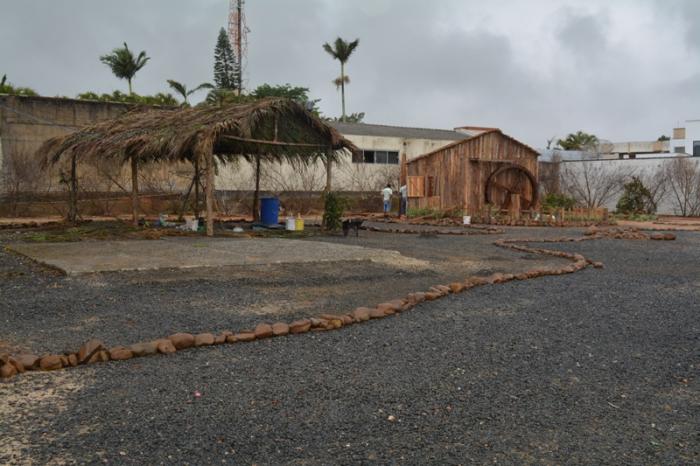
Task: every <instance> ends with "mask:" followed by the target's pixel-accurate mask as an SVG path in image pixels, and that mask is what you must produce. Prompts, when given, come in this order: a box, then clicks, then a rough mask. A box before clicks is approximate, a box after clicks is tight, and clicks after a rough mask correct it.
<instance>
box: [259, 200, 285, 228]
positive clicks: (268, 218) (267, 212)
mask: <svg viewBox="0 0 700 466" xmlns="http://www.w3.org/2000/svg"><path fill="white" fill-rule="evenodd" d="M279 212H280V200H279V199H277V198H276V197H263V198H262V199H260V223H262V224H263V225H277V224H278V223H279Z"/></svg>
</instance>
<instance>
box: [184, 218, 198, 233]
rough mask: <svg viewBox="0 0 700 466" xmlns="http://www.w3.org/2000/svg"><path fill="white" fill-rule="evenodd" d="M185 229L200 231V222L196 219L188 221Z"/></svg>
mask: <svg viewBox="0 0 700 466" xmlns="http://www.w3.org/2000/svg"><path fill="white" fill-rule="evenodd" d="M185 228H186V229H187V230H189V231H197V230H198V229H199V220H198V219H196V218H188V219H186V220H185Z"/></svg>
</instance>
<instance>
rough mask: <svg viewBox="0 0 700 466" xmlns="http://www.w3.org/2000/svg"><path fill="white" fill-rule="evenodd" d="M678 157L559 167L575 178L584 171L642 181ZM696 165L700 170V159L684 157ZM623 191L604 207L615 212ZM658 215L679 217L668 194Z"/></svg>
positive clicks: (578, 162)
mask: <svg viewBox="0 0 700 466" xmlns="http://www.w3.org/2000/svg"><path fill="white" fill-rule="evenodd" d="M676 158H677V157H659V158H643V159H624V160H576V161H563V162H561V163H560V165H559V172H560V174H564V173H565V171H566V170H569V172H570V173H572V174H573V175H574V176H579V177H581V176H583V174H584V171H586V170H589V172H588V173H589V174H594V175H596V176H609V175H620V174H621V175H624V176H625V177H632V176H639V177H642V179H644V178H645V177H646V178H650V177H651V176H653V175H654V174H655V173H657V172H658V171H660V170H663V168H664V166H665V164H667V163H672V161H673V160H674V159H676ZM684 158H687V159H688V160H690V161H691V162H692V163H695V164H696V165H697V167H698V170H700V158H696V157H684ZM621 194H622V190H621V189H620V192H619V193H617V194H615V195H614V196H612V197H611V199H610V200H608V201H607V202H606V203H605V205H603V206H602V207H606V208H608V209H609V210H610V211H614V210H615V208H616V205H617V201H618V200H619V199H620V196H621ZM657 213H658V214H668V215H677V214H678V213H679V212H678V211H677V208H676V206H675V205H674V202H673V197H672V195H671V194H670V193H667V194H666V195H665V196H664V197H663V198H662V199H661V202H660V203H659V205H658V210H657Z"/></svg>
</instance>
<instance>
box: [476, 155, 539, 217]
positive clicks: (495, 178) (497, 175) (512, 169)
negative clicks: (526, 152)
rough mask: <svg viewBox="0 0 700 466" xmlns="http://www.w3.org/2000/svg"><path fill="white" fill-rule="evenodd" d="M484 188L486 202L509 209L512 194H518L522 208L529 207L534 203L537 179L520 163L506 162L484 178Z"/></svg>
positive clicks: (512, 197)
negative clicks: (506, 163)
mask: <svg viewBox="0 0 700 466" xmlns="http://www.w3.org/2000/svg"><path fill="white" fill-rule="evenodd" d="M485 188H486V191H485V193H486V202H487V203H489V204H493V205H495V206H496V207H497V208H499V209H503V210H508V209H510V208H511V203H512V202H513V199H514V195H518V197H519V201H520V209H522V210H527V209H530V208H532V207H534V205H535V203H536V202H535V201H536V196H537V180H536V179H535V177H534V176H533V175H532V173H530V172H529V171H528V170H527V169H526V168H524V167H521V166H520V165H514V164H508V165H504V166H502V167H500V168H498V169H497V170H496V171H494V172H493V173H491V175H490V176H489V177H488V179H487V180H486V187H485ZM515 199H517V198H515ZM515 208H516V209H517V207H515Z"/></svg>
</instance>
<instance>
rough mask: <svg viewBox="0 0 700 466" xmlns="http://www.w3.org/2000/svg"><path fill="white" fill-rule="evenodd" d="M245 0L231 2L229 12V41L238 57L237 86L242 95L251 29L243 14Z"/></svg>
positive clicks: (239, 93) (232, 0)
mask: <svg viewBox="0 0 700 466" xmlns="http://www.w3.org/2000/svg"><path fill="white" fill-rule="evenodd" d="M244 4H245V1H244V0H230V3H229V12H228V40H229V41H230V42H231V47H233V53H234V54H235V56H236V64H237V65H238V68H237V70H236V74H237V76H236V81H237V82H236V84H237V88H238V89H237V93H238V95H241V91H242V90H243V70H244V68H245V59H246V56H247V54H248V33H249V32H250V29H248V26H247V24H246V20H245V13H244V12H243V5H244Z"/></svg>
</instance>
